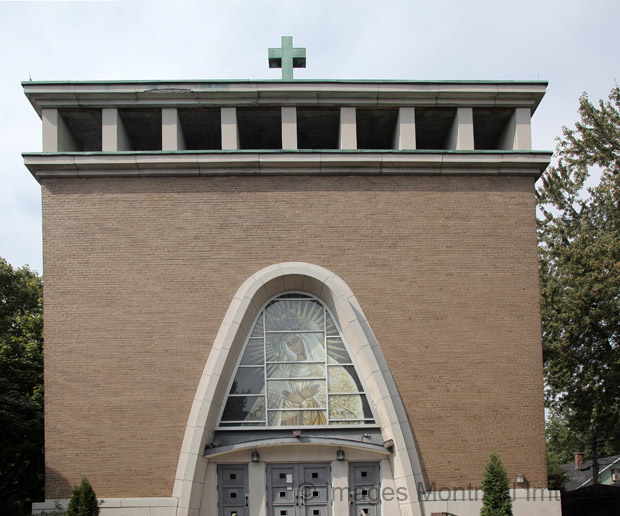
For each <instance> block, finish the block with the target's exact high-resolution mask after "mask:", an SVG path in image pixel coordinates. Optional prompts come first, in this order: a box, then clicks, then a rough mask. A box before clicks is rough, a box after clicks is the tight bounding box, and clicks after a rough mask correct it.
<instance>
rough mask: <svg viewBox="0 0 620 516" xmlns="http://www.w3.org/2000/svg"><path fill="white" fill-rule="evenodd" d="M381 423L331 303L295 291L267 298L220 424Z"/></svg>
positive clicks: (286, 425) (238, 370) (249, 340)
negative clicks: (334, 315) (341, 332)
mask: <svg viewBox="0 0 620 516" xmlns="http://www.w3.org/2000/svg"><path fill="white" fill-rule="evenodd" d="M374 423H375V420H374V417H373V413H372V410H371V408H370V405H369V403H368V400H367V396H366V393H365V392H364V388H363V384H362V382H361V381H360V378H359V375H358V374H357V371H356V367H355V365H354V364H353V361H352V360H351V355H350V353H349V351H348V349H347V346H346V344H345V342H344V339H343V338H342V335H341V334H340V331H339V329H338V326H337V325H336V323H335V321H334V319H333V318H332V316H331V314H330V313H329V310H327V308H326V307H325V305H323V303H322V302H321V301H319V300H318V299H317V298H315V297H313V296H310V295H308V294H302V293H294V292H293V293H288V294H283V295H280V296H278V297H276V298H275V299H273V300H272V301H270V302H269V303H267V305H266V306H265V307H264V309H263V310H261V312H260V314H259V316H258V317H257V319H256V322H255V323H254V326H253V328H252V331H251V332H250V336H249V337H248V339H247V341H246V343H245V346H244V349H243V352H242V353H241V358H240V359H239V363H238V365H237V369H236V371H235V374H234V376H233V379H232V382H231V384H230V387H229V390H228V396H227V398H226V402H225V404H224V408H223V411H222V414H221V417H220V423H219V426H220V427H227V428H231V427H248V426H249V427H265V428H272V427H290V426H294V427H296V428H299V427H305V426H308V427H314V426H324V425H368V424H374Z"/></svg>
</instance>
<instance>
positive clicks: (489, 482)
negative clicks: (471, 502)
mask: <svg viewBox="0 0 620 516" xmlns="http://www.w3.org/2000/svg"><path fill="white" fill-rule="evenodd" d="M482 490H483V491H484V496H483V497H482V509H481V510H480V516H512V500H511V498H510V485H509V484H508V475H506V468H504V464H503V463H502V459H501V458H500V456H499V455H498V454H497V453H492V454H491V456H490V457H489V462H487V468H486V471H485V472H484V477H483V479H482Z"/></svg>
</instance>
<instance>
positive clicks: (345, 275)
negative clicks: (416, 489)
mask: <svg viewBox="0 0 620 516" xmlns="http://www.w3.org/2000/svg"><path fill="white" fill-rule="evenodd" d="M533 183H534V179H533V178H527V177H497V176H477V177H475V176H474V177H472V176H467V177H465V176H451V177H440V176H349V177H328V176H321V177H307V176H286V177H258V176H252V177H243V176H236V177H195V178H189V177H188V178H178V177H177V178H165V177H162V178H117V179H109V178H108V179H46V180H43V181H42V187H43V221H44V222H43V225H44V228H43V230H44V231H43V233H44V271H45V346H46V352H45V375H46V376H45V382H46V383H45V389H46V405H45V411H46V413H45V424H46V465H47V475H46V482H47V485H46V492H47V495H46V497H47V498H55V497H56V496H61V497H62V496H68V495H69V494H70V486H71V484H73V483H76V482H78V481H79V479H80V478H81V476H82V475H87V476H88V478H89V480H90V481H91V483H92V484H93V486H94V487H95V490H96V492H97V495H98V496H100V497H103V498H105V497H125V496H131V497H140V496H170V494H171V492H172V485H173V481H174V474H175V471H176V466H177V460H178V456H179V451H180V447H181V442H182V439H183V433H184V430H185V425H186V423H187V417H188V414H189V410H190V408H191V403H192V399H193V397H194V394H195V390H196V387H197V386H198V382H199V379H200V375H201V373H202V369H203V367H204V364H205V361H206V359H207V356H208V354H209V350H210V346H211V343H212V342H213V340H214V338H215V335H216V333H217V330H218V328H219V326H220V324H221V321H222V319H223V317H224V314H225V312H226V309H227V308H228V305H229V303H230V301H231V299H232V296H233V295H234V293H235V292H236V290H237V288H238V287H239V286H240V285H241V283H243V281H245V280H246V279H247V278H248V277H249V276H250V275H251V274H253V273H254V272H256V271H258V270H259V269H261V268H263V267H265V266H268V265H271V264H273V263H279V262H284V261H304V262H311V263H314V264H316V265H320V266H322V267H325V268H327V269H329V270H331V271H333V272H334V273H336V274H337V275H339V276H340V277H341V278H342V279H343V280H344V281H345V282H346V283H347V284H348V285H349V286H350V287H351V289H352V291H353V292H354V294H355V295H356V296H357V299H358V301H359V302H360V304H361V306H362V308H363V310H364V311H365V314H366V316H367V318H368V320H369V322H370V324H371V327H372V329H373V331H374V333H375V335H376V337H377V340H378V342H379V344H380V345H381V348H382V350H383V353H384V355H385V357H386V359H387V361H388V364H389V366H390V368H391V371H392V374H393V375H394V378H395V380H396V383H397V385H398V388H399V390H400V393H401V395H402V398H403V401H404V404H405V407H406V409H407V413H408V416H409V419H410V422H411V426H412V429H413V432H414V436H415V439H416V441H417V444H418V447H419V453H420V457H421V461H422V466H423V470H424V474H425V477H426V479H427V485H428V486H430V485H432V484H433V483H434V485H435V486H436V488H437V489H438V488H440V487H449V488H457V487H467V486H468V485H469V484H471V485H472V486H475V485H479V483H480V481H481V479H482V474H483V471H484V465H485V462H486V460H487V458H488V455H489V453H490V452H492V451H499V452H500V453H501V454H502V456H503V458H504V462H505V464H506V466H507V468H508V473H509V475H510V477H511V478H513V479H514V475H516V474H517V473H522V474H524V475H525V476H526V478H527V479H528V481H529V482H530V487H546V467H545V442H544V414H543V392H542V351H541V343H540V313H539V290H538V288H539V287H538V265H537V254H536V227H535V202H534V184H533Z"/></svg>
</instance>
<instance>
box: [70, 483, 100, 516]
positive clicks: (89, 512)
mask: <svg viewBox="0 0 620 516" xmlns="http://www.w3.org/2000/svg"><path fill="white" fill-rule="evenodd" d="M98 514H99V503H98V502H97V495H96V494H95V491H94V490H93V488H92V486H91V485H90V482H89V481H88V479H87V478H86V477H82V483H81V484H80V485H79V486H73V492H72V494H71V500H69V506H68V507H67V512H66V514H65V516H97V515H98Z"/></svg>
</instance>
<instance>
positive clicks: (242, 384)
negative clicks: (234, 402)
mask: <svg viewBox="0 0 620 516" xmlns="http://www.w3.org/2000/svg"><path fill="white" fill-rule="evenodd" d="M264 387H265V370H264V369H263V368H262V367H240V368H239V369H237V374H236V375H235V379H234V380H233V383H232V386H231V388H230V394H260V393H261V392H263V388H264Z"/></svg>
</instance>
